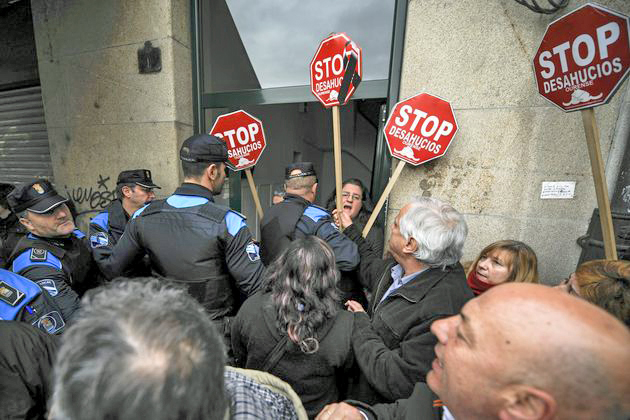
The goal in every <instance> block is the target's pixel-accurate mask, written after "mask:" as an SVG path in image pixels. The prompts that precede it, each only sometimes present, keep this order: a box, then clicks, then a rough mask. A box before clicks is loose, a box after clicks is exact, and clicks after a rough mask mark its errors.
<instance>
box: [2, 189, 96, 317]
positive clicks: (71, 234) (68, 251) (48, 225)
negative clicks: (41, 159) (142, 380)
mask: <svg viewBox="0 0 630 420" xmlns="http://www.w3.org/2000/svg"><path fill="white" fill-rule="evenodd" d="M7 201H8V203H9V206H10V207H11V209H12V210H13V212H14V213H15V214H16V215H17V216H18V218H19V220H20V223H22V225H23V226H24V227H25V228H26V230H28V232H29V233H28V234H27V235H26V236H24V237H23V238H22V239H20V241H19V242H18V243H17V245H16V247H15V249H14V250H13V253H12V254H11V257H10V258H9V262H10V264H11V265H10V269H11V271H13V272H14V273H17V274H20V275H22V276H24V277H26V278H28V279H30V280H32V281H34V282H36V283H37V284H38V285H39V286H40V287H41V288H42V289H45V290H47V291H48V293H49V294H50V295H51V296H52V297H53V299H54V300H55V302H56V304H57V305H58V306H59V308H60V310H61V315H62V317H63V318H64V319H65V320H67V321H68V322H71V321H72V319H73V317H74V315H75V311H76V310H77V309H78V307H79V297H78V296H79V295H81V294H82V293H83V292H85V291H86V290H87V289H89V288H91V287H94V286H95V284H93V282H94V277H93V274H94V272H93V271H92V254H91V252H90V249H89V248H88V246H87V243H86V242H85V240H84V239H85V235H84V234H83V233H82V232H81V231H80V230H78V229H76V227H75V225H74V220H73V219H72V215H71V213H70V210H69V209H68V206H67V205H66V201H68V200H67V199H66V198H64V197H61V196H60V195H59V194H57V191H55V190H54V188H53V187H52V185H51V184H50V183H49V182H48V181H46V180H34V181H31V182H28V183H25V184H22V185H18V186H17V187H16V188H15V189H14V190H13V191H12V192H11V193H10V194H9V196H8V197H7Z"/></svg>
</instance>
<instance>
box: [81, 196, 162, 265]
mask: <svg viewBox="0 0 630 420" xmlns="http://www.w3.org/2000/svg"><path fill="white" fill-rule="evenodd" d="M128 221H129V217H128V216H127V213H126V212H125V209H124V208H123V206H122V202H121V201H120V200H114V201H112V202H111V203H110V204H109V206H107V208H106V209H105V211H103V212H101V213H99V214H97V215H96V216H95V217H94V218H93V219H92V220H91V221H90V227H89V233H88V237H89V240H90V247H91V249H92V255H93V257H94V261H96V263H97V265H98V262H99V261H103V260H105V259H107V257H108V256H109V255H110V254H111V253H112V249H114V246H115V245H116V244H117V243H118V240H119V239H120V237H121V236H122V234H123V233H124V231H125V227H126V226H127V222H128ZM122 274H123V275H124V276H125V277H144V276H149V275H151V270H150V268H149V266H148V262H147V261H146V260H145V259H139V260H138V261H137V262H136V263H134V264H132V265H131V266H130V267H129V268H128V269H127V270H125V271H124V272H123V273H122Z"/></svg>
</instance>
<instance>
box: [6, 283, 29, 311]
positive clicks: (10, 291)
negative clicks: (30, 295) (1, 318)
mask: <svg viewBox="0 0 630 420" xmlns="http://www.w3.org/2000/svg"><path fill="white" fill-rule="evenodd" d="M24 296H26V295H25V294H24V293H22V292H21V291H19V290H18V289H16V288H15V287H12V286H9V285H8V284H7V283H5V282H4V281H0V301H2V302H4V303H6V304H8V305H10V306H15V305H17V304H18V303H20V301H21V300H22V299H23V298H24Z"/></svg>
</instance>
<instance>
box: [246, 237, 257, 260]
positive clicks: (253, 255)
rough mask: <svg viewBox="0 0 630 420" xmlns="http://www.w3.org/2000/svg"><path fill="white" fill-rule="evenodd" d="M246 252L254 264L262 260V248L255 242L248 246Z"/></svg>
mask: <svg viewBox="0 0 630 420" xmlns="http://www.w3.org/2000/svg"><path fill="white" fill-rule="evenodd" d="M245 252H247V257H248V258H249V260H250V261H252V262H253V261H258V260H259V259H260V248H259V247H258V245H256V244H255V243H254V241H252V242H250V243H248V244H247V246H246V247H245Z"/></svg>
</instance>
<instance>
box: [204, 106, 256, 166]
mask: <svg viewBox="0 0 630 420" xmlns="http://www.w3.org/2000/svg"><path fill="white" fill-rule="evenodd" d="M210 134H211V135H213V136H216V137H219V138H220V139H222V140H223V141H224V142H225V145H226V147H227V153H228V159H229V161H230V165H231V166H232V167H233V168H234V169H235V170H241V169H247V168H250V167H252V166H254V165H255V164H256V162H257V161H258V159H259V158H260V155H261V154H262V152H263V150H264V149H265V146H266V140H265V133H264V131H263V126H262V122H261V121H260V120H259V119H257V118H255V117H254V116H252V115H250V114H248V113H247V112H245V111H243V110H239V111H235V112H231V113H229V114H224V115H221V116H219V118H217V120H216V121H215V123H214V125H213V126H212V129H211V130H210Z"/></svg>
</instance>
